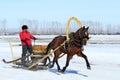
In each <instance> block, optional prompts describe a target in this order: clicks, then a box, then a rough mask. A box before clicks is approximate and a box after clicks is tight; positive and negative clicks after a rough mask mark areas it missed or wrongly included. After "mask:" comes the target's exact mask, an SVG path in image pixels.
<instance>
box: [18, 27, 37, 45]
mask: <svg viewBox="0 0 120 80" xmlns="http://www.w3.org/2000/svg"><path fill="white" fill-rule="evenodd" d="M19 36H20V40H21V42H22V46H25V45H32V43H31V39H35V37H34V36H33V35H32V34H30V32H28V31H27V30H26V29H24V30H22V31H21V32H20V33H19Z"/></svg>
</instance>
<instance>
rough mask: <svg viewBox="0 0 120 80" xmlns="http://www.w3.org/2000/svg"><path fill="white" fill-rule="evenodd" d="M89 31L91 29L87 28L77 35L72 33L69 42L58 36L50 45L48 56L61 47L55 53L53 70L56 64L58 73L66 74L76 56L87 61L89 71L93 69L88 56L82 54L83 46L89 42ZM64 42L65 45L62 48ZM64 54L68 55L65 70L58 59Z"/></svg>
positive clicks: (78, 31) (47, 50) (79, 31)
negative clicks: (50, 52)
mask: <svg viewBox="0 0 120 80" xmlns="http://www.w3.org/2000/svg"><path fill="white" fill-rule="evenodd" d="M88 29H89V27H87V28H85V26H83V27H82V28H79V29H78V30H77V31H76V32H75V33H71V34H70V35H69V36H70V39H69V40H68V41H66V36H61V35H59V36H56V37H55V38H54V39H53V40H52V41H51V42H50V43H49V44H48V46H47V48H46V54H48V53H49V51H50V50H51V49H52V50H55V49H56V48H57V47H59V48H58V49H57V50H56V51H54V58H53V62H52V65H51V66H50V68H52V67H53V66H54V64H55V63H56V64H57V69H58V71H59V72H62V73H64V72H65V70H66V68H67V67H68V66H69V62H70V60H71V58H72V57H73V56H74V55H75V54H76V55H77V56H79V57H83V58H84V59H85V61H86V66H87V69H91V67H90V64H89V61H88V59H87V56H86V55H85V54H84V53H83V52H82V50H83V46H84V45H86V44H87V41H88V40H89V33H88ZM64 42H65V44H64V45H62V46H61V44H63V43H64ZM62 53H64V54H67V58H66V64H65V66H64V67H63V69H61V68H60V66H59V63H58V59H59V57H60V55H61V54H62Z"/></svg>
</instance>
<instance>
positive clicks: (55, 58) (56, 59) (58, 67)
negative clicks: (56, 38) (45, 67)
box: [50, 56, 61, 71]
mask: <svg viewBox="0 0 120 80" xmlns="http://www.w3.org/2000/svg"><path fill="white" fill-rule="evenodd" d="M55 62H56V65H57V69H58V71H60V70H61V69H60V66H59V64H58V57H57V56H54V59H53V62H52V65H51V66H50V68H52V67H54V64H55Z"/></svg>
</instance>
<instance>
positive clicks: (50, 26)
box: [0, 19, 120, 35]
mask: <svg viewBox="0 0 120 80" xmlns="http://www.w3.org/2000/svg"><path fill="white" fill-rule="evenodd" d="M81 23H82V25H83V26H86V27H87V26H89V33H90V34H109V35H113V34H114V35H116V34H120V29H119V28H120V25H119V24H116V25H113V24H107V25H104V24H102V23H101V22H97V21H96V22H94V21H81ZM23 24H26V25H28V27H29V31H30V32H31V33H32V34H38V35H46V34H48V35H64V34H66V24H67V21H66V22H64V23H63V22H62V23H61V22H59V21H38V20H28V19H23V20H20V21H19V22H18V25H19V26H18V27H17V28H16V30H13V31H10V30H9V29H8V28H7V20H6V19H4V20H1V21H0V35H14V34H18V33H19V32H20V31H21V26H22V25H23ZM78 28H79V26H78V24H77V23H76V22H75V21H72V22H71V24H70V32H74V31H76V30H77V29H78Z"/></svg>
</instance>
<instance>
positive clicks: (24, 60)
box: [21, 45, 33, 65]
mask: <svg viewBox="0 0 120 80" xmlns="http://www.w3.org/2000/svg"><path fill="white" fill-rule="evenodd" d="M27 52H28V53H29V54H32V53H33V49H32V45H29V46H28V45H25V46H22V60H21V61H22V65H25V64H26V55H27Z"/></svg>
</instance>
